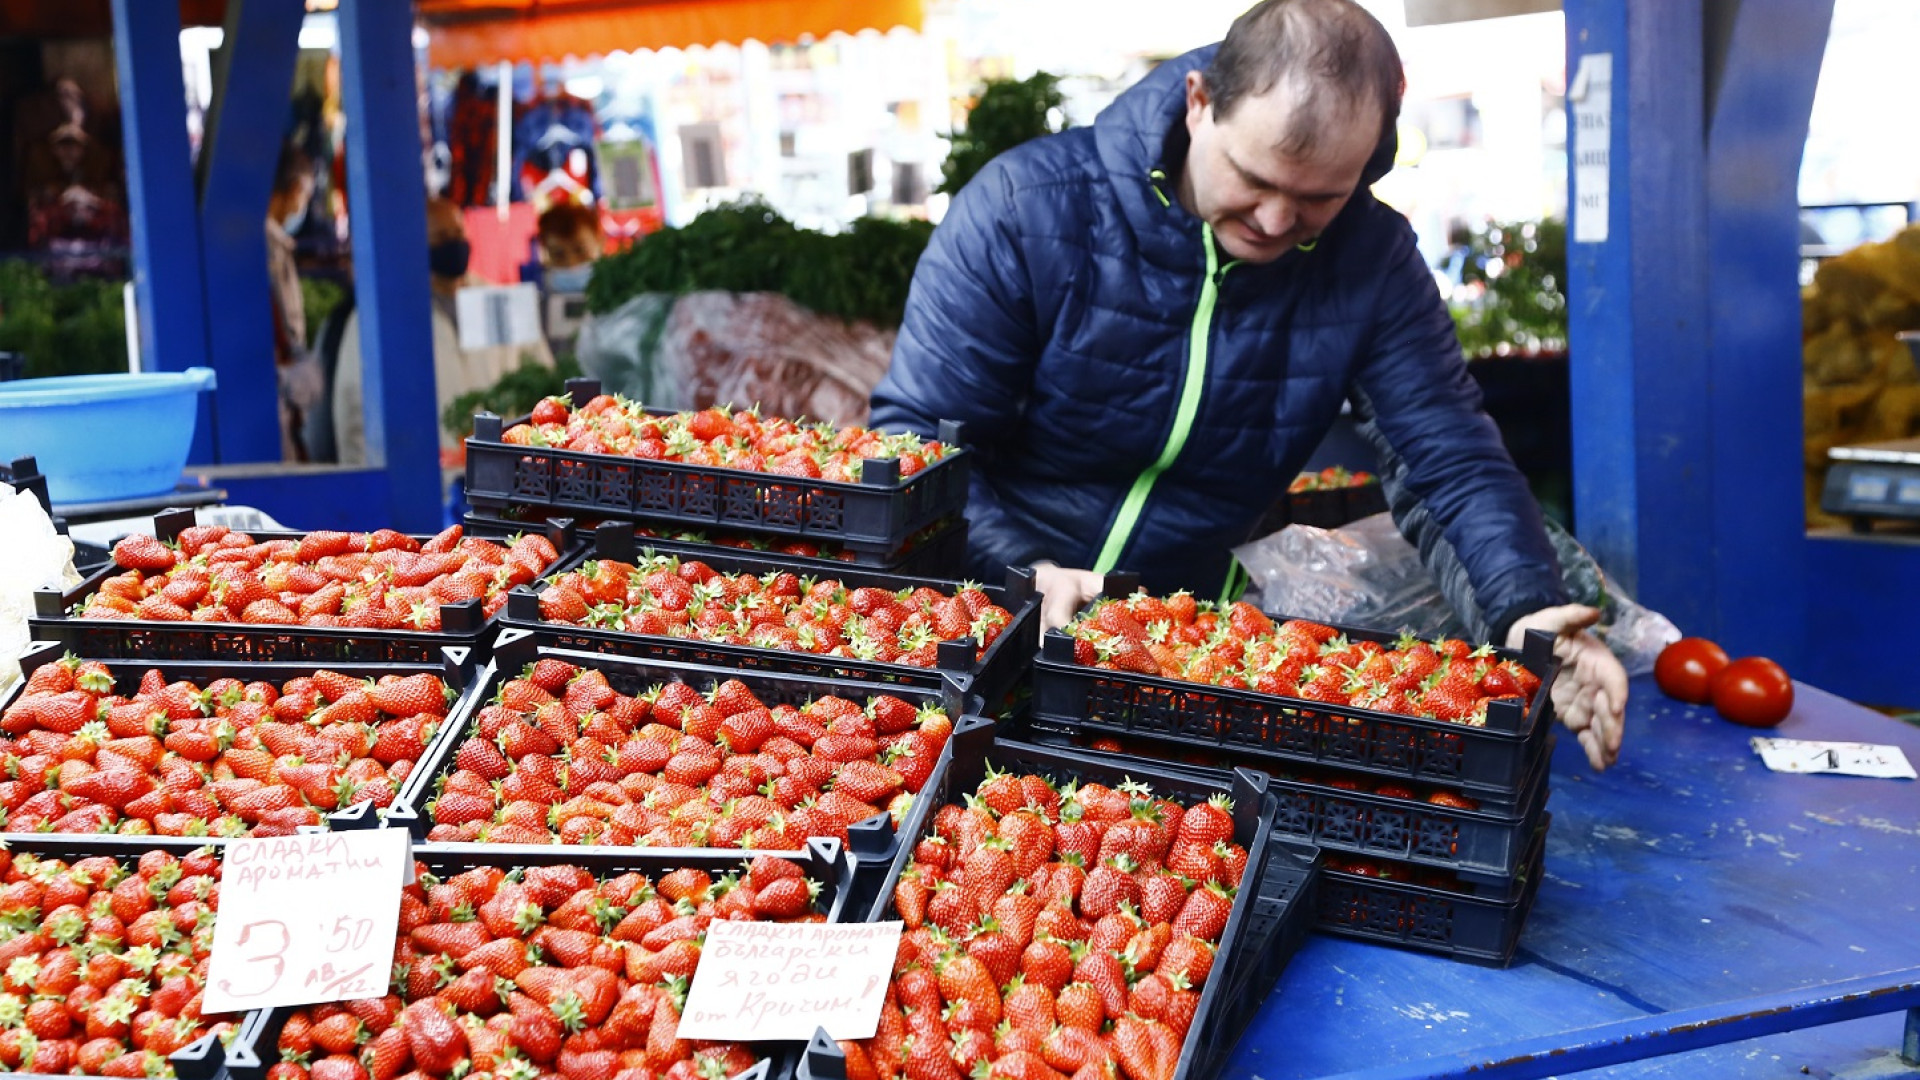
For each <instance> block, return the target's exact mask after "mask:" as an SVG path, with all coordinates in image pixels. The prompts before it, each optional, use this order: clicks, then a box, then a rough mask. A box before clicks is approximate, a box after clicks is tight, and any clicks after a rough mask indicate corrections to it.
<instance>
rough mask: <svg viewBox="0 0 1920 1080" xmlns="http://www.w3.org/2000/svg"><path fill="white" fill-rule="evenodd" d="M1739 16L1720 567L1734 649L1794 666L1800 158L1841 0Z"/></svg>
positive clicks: (1726, 242) (1728, 101)
mask: <svg viewBox="0 0 1920 1080" xmlns="http://www.w3.org/2000/svg"><path fill="white" fill-rule="evenodd" d="M1732 18H1733V24H1732V35H1731V38H1730V40H1729V42H1728V48H1727V56H1726V62H1725V64H1724V66H1723V69H1722V76H1721V79H1720V85H1719V87H1718V88H1717V93H1716V94H1715V97H1714V109H1713V116H1712V121H1711V125H1710V127H1709V128H1708V135H1707V185H1708V187H1707V191H1708V200H1707V233H1706V235H1707V251H1708V260H1709V262H1708V265H1709V274H1710V276H1711V277H1710V279H1711V281H1712V286H1713V289H1712V305H1711V308H1710V309H1709V313H1708V314H1709V319H1708V329H1709V336H1710V339H1711V341H1712V348H1711V349H1710V350H1709V352H1708V358H1709V362H1710V366H1711V371H1712V376H1711V377H1712V385H1713V395H1712V398H1711V400H1710V401H1709V402H1707V404H1708V406H1709V411H1710V412H1711V416H1712V420H1711V422H1712V424H1713V431H1714V439H1713V461H1712V471H1713V476H1714V488H1713V531H1714V534H1715V535H1716V536H1717V537H1718V538H1719V554H1720V558H1719V559H1718V560H1717V561H1716V562H1715V563H1714V564H1712V565H1713V575H1714V576H1715V577H1716V578H1717V582H1716V586H1717V587H1716V590H1715V591H1716V593H1717V595H1718V600H1719V614H1720V629H1719V633H1720V635H1721V637H1722V639H1723V643H1724V644H1725V645H1726V646H1727V648H1728V649H1729V650H1732V651H1733V652H1734V654H1735V655H1739V654H1741V653H1757V654H1761V655H1766V656H1771V657H1773V658H1775V659H1777V660H1779V661H1780V662H1782V663H1784V664H1786V665H1787V666H1788V669H1789V670H1793V669H1795V668H1796V667H1798V666H1799V664H1800V663H1801V660H1802V658H1803V657H1804V656H1805V654H1806V650H1807V646H1808V640H1807V632H1806V613H1807V587H1808V586H1807V561H1808V551H1807V540H1806V516H1805V512H1804V510H1803V506H1804V500H1805V497H1806V496H1805V484H1804V476H1805V465H1804V456H1803V451H1802V449H1801V445H1802V441H1803V440H1802V435H1801V432H1802V430H1803V423H1804V421H1803V419H1802V416H1801V392H1802V391H1801V357H1800V282H1799V264H1800V233H1799V223H1800V211H1799V187H1800V184H1799V177H1800V158H1801V153H1802V151H1803V149H1804V148H1805V146H1806V142H1807V122H1808V118H1809V117H1810V116H1811V114H1812V112H1813V92H1814V86H1815V85H1816V84H1817V83H1818V82H1819V77H1820V62H1821V59H1822V55H1823V53H1824V52H1825V48H1826V41H1827V27H1828V24H1829V23H1830V22H1831V21H1832V18H1833V0H1745V2H1743V3H1741V4H1739V5H1738V6H1737V8H1735V10H1734V12H1733V16H1732ZM1701 576H1702V577H1705V576H1706V575H1701Z"/></svg>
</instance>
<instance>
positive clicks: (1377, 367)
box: [1352, 236, 1567, 645]
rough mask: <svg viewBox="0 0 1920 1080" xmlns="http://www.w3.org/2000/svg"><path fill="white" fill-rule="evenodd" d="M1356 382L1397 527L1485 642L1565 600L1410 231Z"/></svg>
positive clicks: (1356, 398)
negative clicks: (1525, 617)
mask: <svg viewBox="0 0 1920 1080" xmlns="http://www.w3.org/2000/svg"><path fill="white" fill-rule="evenodd" d="M1371 333H1372V338H1371V345H1370V348H1369V350H1368V352H1367V353H1366V355H1365V356H1364V358H1363V359H1362V361H1361V367H1360V370H1359V374H1358V377H1357V378H1356V380H1355V382H1354V385H1353V388H1352V401H1353V407H1354V411H1355V417H1356V419H1357V420H1358V421H1359V426H1360V430H1361V432H1362V434H1364V435H1365V436H1366V437H1367V438H1368V439H1369V440H1370V441H1371V442H1372V443H1373V445H1374V448H1375V449H1376V450H1377V451H1378V452H1379V455H1380V477H1381V481H1382V483H1383V484H1384V485H1385V486H1386V494H1387V498H1388V502H1389V503H1390V505H1391V506H1392V507H1393V519H1394V523H1395V524H1396V525H1398V526H1399V528H1400V531H1401V532H1402V533H1403V534H1404V535H1405V536H1406V537H1407V539H1408V541H1409V542H1411V543H1412V544H1413V545H1414V546H1415V547H1416V548H1418V549H1419V551H1420V557H1421V560H1422V561H1423V562H1424V563H1425V564H1426V566H1427V569H1428V570H1429V572H1431V573H1432V574H1433V576H1434V578H1435V580H1436V581H1437V582H1439V584H1440V589H1441V592H1442V593H1443V594H1444V595H1445V596H1446V598H1447V600H1448V602H1449V603H1450V604H1451V605H1452V606H1453V608H1454V610H1455V612H1457V613H1458V614H1459V616H1460V618H1461V621H1462V622H1464V623H1465V624H1466V626H1467V628H1468V630H1469V631H1470V632H1471V633H1472V634H1473V635H1474V636H1475V637H1477V638H1479V639H1480V640H1485V641H1492V642H1495V643H1497V644H1501V645H1504V644H1506V634H1507V631H1508V629H1509V628H1510V627H1511V626H1512V625H1513V623H1514V622H1515V621H1516V620H1517V619H1519V618H1520V617H1521V616H1523V615H1527V614H1530V613H1531V612H1534V611H1538V610H1540V609H1541V608H1545V607H1551V606H1554V605H1556V604H1564V603H1566V602H1567V601H1566V590H1565V588H1564V587H1563V586H1562V585H1561V582H1560V566H1559V562H1558V561H1557V560H1556V559H1555V557H1554V553H1553V546H1552V545H1551V544H1550V543H1549V542H1548V540H1547V534H1546V527H1545V523H1544V521H1543V520H1542V518H1541V515H1540V507H1539V504H1538V503H1536V502H1535V501H1534V498H1533V494H1532V492H1530V491H1529V490H1528V488H1527V484H1526V480H1525V478H1524V477H1522V476H1521V475H1520V471H1519V470H1518V469H1516V468H1515V467H1514V465H1513V459H1512V458H1511V457H1510V456H1509V455H1508V454H1507V448H1506V444H1505V443H1504V442H1502V441H1501V438H1500V431H1499V429H1498V428H1496V427H1495V426H1494V423H1493V421H1492V419H1490V418H1489V417H1488V416H1487V415H1486V413H1485V411H1484V410H1483V409H1482V407H1481V396H1480V389H1479V387H1478V386H1477V385H1476V384H1475V383H1474V381H1473V378H1472V377H1471V376H1470V375H1468V374H1467V366H1466V361H1465V360H1464V359H1463V357H1462V355H1461V351H1460V342H1459V339H1458V337H1456V336H1455V334H1454V329H1453V320H1452V318H1451V317H1450V316H1449V315H1448V314H1447V309H1446V305H1445V303H1444V302H1443V301H1442V300H1441V298H1440V295H1439V291H1438V290H1437V289H1436V288H1435V287H1434V284H1433V277H1432V275H1431V274H1430V273H1429V271H1428V270H1427V268H1426V265H1425V264H1424V263H1423V262H1422V261H1421V259H1420V255H1419V252H1418V250H1417V249H1415V248H1414V247H1413V244H1412V242H1411V237H1410V236H1408V237H1407V239H1406V241H1405V242H1404V243H1403V245H1402V250H1401V252H1400V254H1399V255H1398V256H1397V257H1396V258H1395V259H1394V260H1393V264H1392V265H1391V266H1390V267H1389V268H1388V269H1387V270H1386V272H1385V274H1384V277H1383V281H1382V287H1381V290H1380V293H1379V296H1378V298H1377V300H1376V307H1375V312H1374V320H1373V327H1372V331H1371Z"/></svg>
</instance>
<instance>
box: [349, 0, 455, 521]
mask: <svg viewBox="0 0 1920 1080" xmlns="http://www.w3.org/2000/svg"><path fill="white" fill-rule="evenodd" d="M413 65H414V58H413V5H412V4H405V3H394V2H393V0H341V3H340V80H341V93H342V95H343V97H344V98H345V105H346V110H347V147H346V154H347V203H348V208H349V217H350V219H351V221H352V226H353V266H354V296H355V302H356V305H357V308H356V310H357V311H358V312H359V323H360V355H361V358H362V362H363V364H364V365H365V370H364V382H365V391H364V393H365V408H366V416H367V455H368V458H369V460H371V461H374V462H376V463H380V464H384V465H385V467H386V469H387V476H388V481H389V496H388V499H389V510H390V514H389V516H390V518H391V520H392V524H393V526H394V527H395V528H398V529H402V530H405V531H420V532H431V531H434V530H436V529H438V528H439V522H440V513H441V511H440V507H441V502H442V497H441V491H440V442H439V417H438V415H437V413H438V409H437V408H436V407H435V397H434V383H433V325H432V322H431V318H432V307H431V305H432V300H431V298H430V297H429V295H428V288H427V277H428V273H427V219H426V174H425V170H424V169H423V167H422V162H421V151H422V147H421V144H420V115H419V107H418V103H417V89H416V84H415V81H414V67H413Z"/></svg>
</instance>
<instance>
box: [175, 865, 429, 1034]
mask: <svg viewBox="0 0 1920 1080" xmlns="http://www.w3.org/2000/svg"><path fill="white" fill-rule="evenodd" d="M411 869H412V845H411V838H410V837H409V836H408V835H407V831H406V830H405V829H366V830H361V831H356V832H341V833H312V834H303V835H300V836H284V837H272V838H266V839H258V840H236V841H234V842H233V843H231V844H229V845H227V849H226V856H225V860H224V865H223V866H222V869H221V874H220V917H219V920H218V921H217V922H215V923H214V927H213V957H212V962H211V963H210V964H209V966H208V970H207V989H206V1002H205V1009H206V1011H207V1012H209V1013H225V1012H240V1011H243V1010H247V1009H262V1008H268V1007H271V1006H275V1005H311V1004H315V1003H318V1002H322V1001H353V1000H356V999H359V998H369V997H379V996H380V995H381V994H384V993H386V990H387V980H388V975H389V972H390V971H391V970H392V965H393V940H394V935H395V933H396V932H397V930H398V927H399V922H400V888H401V885H402V883H403V882H404V881H405V880H406V878H407V876H408V874H407V872H408V871H409V870H411Z"/></svg>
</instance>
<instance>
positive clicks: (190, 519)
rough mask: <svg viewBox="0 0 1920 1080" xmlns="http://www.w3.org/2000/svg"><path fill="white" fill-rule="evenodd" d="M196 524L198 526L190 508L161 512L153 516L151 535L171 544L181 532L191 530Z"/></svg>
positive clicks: (197, 521)
mask: <svg viewBox="0 0 1920 1080" xmlns="http://www.w3.org/2000/svg"><path fill="white" fill-rule="evenodd" d="M197 524H199V518H198V517H196V516H195V514H194V512H193V509H192V508H191V507H187V508H185V509H173V510H162V511H160V512H159V513H157V514H155V515H153V535H154V536H156V537H158V538H159V539H161V540H164V541H167V542H169V543H171V542H173V541H175V540H178V539H180V533H181V532H182V531H183V530H186V529H191V528H193V527H194V526H195V525H197Z"/></svg>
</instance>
